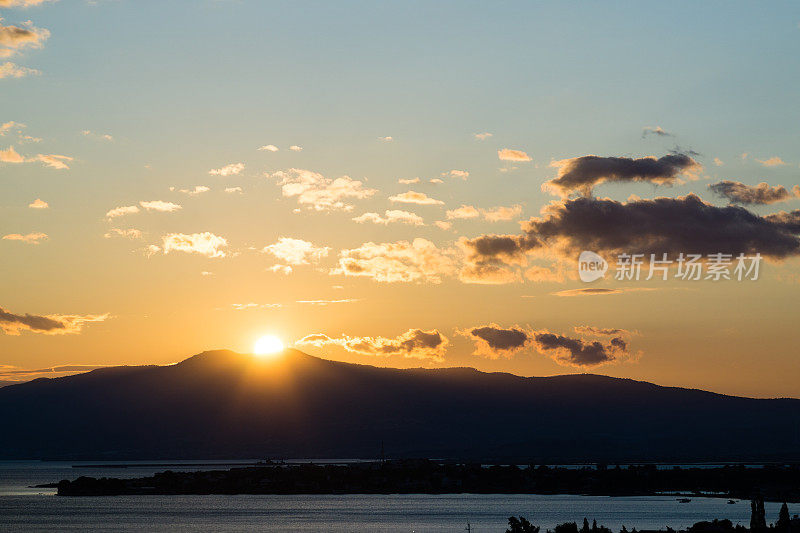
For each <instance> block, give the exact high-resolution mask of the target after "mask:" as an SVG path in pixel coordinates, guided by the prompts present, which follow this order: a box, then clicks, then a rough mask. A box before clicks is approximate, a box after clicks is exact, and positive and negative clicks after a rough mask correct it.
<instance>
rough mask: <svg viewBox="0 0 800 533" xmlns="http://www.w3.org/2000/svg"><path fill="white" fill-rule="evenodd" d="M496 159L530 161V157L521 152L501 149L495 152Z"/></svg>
mask: <svg viewBox="0 0 800 533" xmlns="http://www.w3.org/2000/svg"><path fill="white" fill-rule="evenodd" d="M497 157H498V158H499V159H500V160H501V161H520V162H524V161H530V160H531V157H530V156H529V155H528V154H526V153H525V152H523V151H522V150H511V149H510V148H503V149H502V150H498V151H497Z"/></svg>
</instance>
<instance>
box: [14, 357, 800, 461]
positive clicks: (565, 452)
mask: <svg viewBox="0 0 800 533" xmlns="http://www.w3.org/2000/svg"><path fill="white" fill-rule="evenodd" d="M0 421H2V423H1V424H0V427H2V431H0V459H11V458H70V459H76V458H88V459H102V458H107V459H133V458H141V459H157V458H172V459H192V458H267V457H271V458H280V457H287V458H290V457H309V458H314V457H317V458H333V457H339V458H345V457H357V458H374V457H378V456H380V453H381V452H380V450H381V444H382V443H383V446H384V448H385V453H386V455H387V457H431V458H457V459H470V460H473V459H482V460H509V461H511V460H513V461H524V462H537V463H539V462H556V463H557V462H575V461H591V462H625V461H758V460H762V461H766V460H779V461H788V460H792V459H793V460H797V459H800V400H794V399H774V400H761V399H751V398H739V397H734V396H724V395H720V394H714V393H710V392H705V391H700V390H690V389H681V388H672V387H661V386H657V385H653V384H651V383H645V382H638V381H633V380H629V379H618V378H611V377H605V376H598V375H590V374H580V375H565V376H554V377H544V378H542V377H530V378H525V377H519V376H514V375H511V374H504V373H484V372H479V371H477V370H474V369H470V368H447V369H411V370H399V369H392V368H377V367H371V366H365V365H354V364H348V363H342V362H335V361H329V360H325V359H319V358H316V357H312V356H309V355H306V354H304V353H302V352H299V351H296V350H286V351H285V352H284V353H283V354H282V355H281V356H280V357H279V358H276V359H275V360H263V359H260V358H258V357H254V356H252V355H244V354H238V353H234V352H230V351H224V350H219V351H209V352H204V353H201V354H199V355H196V356H194V357H191V358H189V359H186V360H185V361H183V362H181V363H178V364H176V365H171V366H136V367H111V368H102V369H98V370H94V371H92V372H87V373H85V374H78V375H74V376H69V377H62V378H55V379H44V378H43V379H37V380H34V381H30V382H27V383H23V384H20V385H12V386H7V387H3V388H2V389H0Z"/></svg>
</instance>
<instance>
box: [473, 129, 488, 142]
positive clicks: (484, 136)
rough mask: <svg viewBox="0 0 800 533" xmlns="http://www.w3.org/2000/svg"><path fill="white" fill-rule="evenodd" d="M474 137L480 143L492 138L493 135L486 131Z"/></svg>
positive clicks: (474, 134)
mask: <svg viewBox="0 0 800 533" xmlns="http://www.w3.org/2000/svg"><path fill="white" fill-rule="evenodd" d="M473 136H474V137H475V138H476V139H477V140H479V141H485V140H486V139H488V138H489V137H491V136H492V134H491V133H489V132H486V131H485V132H483V133H473Z"/></svg>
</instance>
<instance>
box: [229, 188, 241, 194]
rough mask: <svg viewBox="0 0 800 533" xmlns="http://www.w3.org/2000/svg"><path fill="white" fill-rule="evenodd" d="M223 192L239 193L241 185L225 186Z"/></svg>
mask: <svg viewBox="0 0 800 533" xmlns="http://www.w3.org/2000/svg"><path fill="white" fill-rule="evenodd" d="M225 192H226V193H228V194H234V193H241V192H242V188H241V187H225Z"/></svg>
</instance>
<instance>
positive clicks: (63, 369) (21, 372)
mask: <svg viewBox="0 0 800 533" xmlns="http://www.w3.org/2000/svg"><path fill="white" fill-rule="evenodd" d="M0 6H2V4H0ZM106 366H108V365H58V366H52V367H49V368H39V369H34V370H28V369H22V368H18V367H15V366H8V365H0V380H4V381H11V382H14V383H24V382H26V381H30V380H33V379H37V378H46V377H60V376H61V375H67V374H76V373H81V372H89V371H91V370H96V369H98V368H105V367H106Z"/></svg>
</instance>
